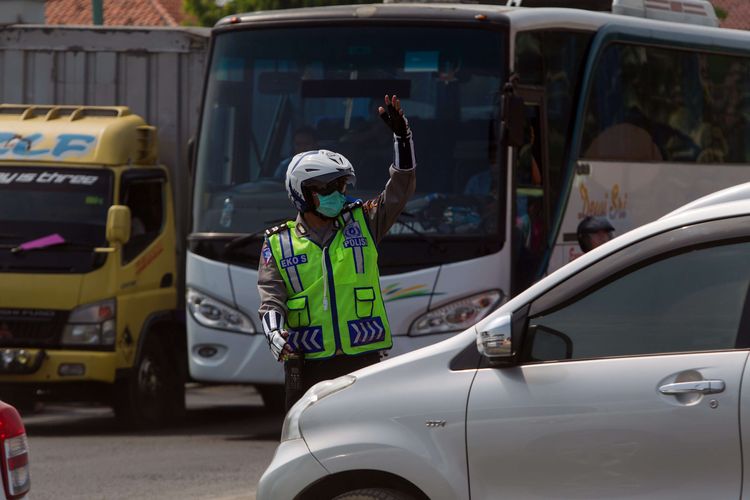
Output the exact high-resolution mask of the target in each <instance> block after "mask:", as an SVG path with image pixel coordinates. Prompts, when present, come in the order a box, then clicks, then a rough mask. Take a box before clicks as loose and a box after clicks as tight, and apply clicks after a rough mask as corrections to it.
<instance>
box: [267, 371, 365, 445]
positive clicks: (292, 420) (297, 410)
mask: <svg viewBox="0 0 750 500" xmlns="http://www.w3.org/2000/svg"><path fill="white" fill-rule="evenodd" d="M356 381H357V377H355V376H354V375H344V376H343V377H339V378H335V379H333V380H324V381H322V382H318V383H317V384H315V385H314V386H312V387H310V389H309V390H308V391H307V392H306V393H305V395H304V396H302V397H301V398H300V400H299V401H297V402H296V403H294V406H292V407H291V408H290V409H289V412H287V414H286V417H285V418H284V426H283V427H282V428H281V441H282V442H283V441H288V440H290V439H300V438H302V432H301V431H300V428H299V419H300V417H302V412H304V411H305V410H306V409H307V408H309V407H310V406H311V405H313V404H315V403H317V402H318V401H320V400H321V399H323V398H325V397H328V396H330V395H331V394H333V393H335V392H339V391H340V390H343V389H346V388H347V387H349V386H350V385H352V384H353V383H354V382H356Z"/></svg>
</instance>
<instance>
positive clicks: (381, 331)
mask: <svg viewBox="0 0 750 500" xmlns="http://www.w3.org/2000/svg"><path fill="white" fill-rule="evenodd" d="M374 323H375V329H376V330H377V331H378V333H377V335H376V336H375V338H376V339H377V340H383V339H384V338H385V329H384V328H383V327H382V326H380V323H378V322H377V321H375V322H374Z"/></svg>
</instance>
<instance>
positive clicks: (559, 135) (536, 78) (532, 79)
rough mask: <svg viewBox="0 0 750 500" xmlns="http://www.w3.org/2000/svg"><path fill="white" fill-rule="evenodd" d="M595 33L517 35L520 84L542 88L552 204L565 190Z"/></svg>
mask: <svg viewBox="0 0 750 500" xmlns="http://www.w3.org/2000/svg"><path fill="white" fill-rule="evenodd" d="M591 37H592V34H591V33H586V32H576V31H570V30H560V31H556V30H552V29H545V30H543V31H524V32H520V33H518V35H516V55H515V72H516V73H517V74H518V75H519V77H520V80H519V82H520V85H521V86H529V87H536V88H539V87H543V89H544V105H545V113H546V117H547V120H546V122H545V123H544V124H543V125H542V130H543V131H544V134H545V135H546V143H547V148H548V154H547V165H546V170H547V172H546V174H547V179H545V182H546V183H547V186H548V190H547V191H548V196H549V207H550V209H554V208H555V207H556V206H557V202H558V198H559V196H560V193H561V192H562V190H563V189H562V182H563V177H564V175H563V172H564V169H565V153H566V145H567V144H568V142H569V141H570V138H571V137H570V136H571V132H572V129H573V127H572V116H573V105H574V104H575V96H576V91H577V88H578V84H579V81H580V78H581V68H582V67H583V62H584V56H585V55H586V50H587V49H588V46H589V42H590V41H591Z"/></svg>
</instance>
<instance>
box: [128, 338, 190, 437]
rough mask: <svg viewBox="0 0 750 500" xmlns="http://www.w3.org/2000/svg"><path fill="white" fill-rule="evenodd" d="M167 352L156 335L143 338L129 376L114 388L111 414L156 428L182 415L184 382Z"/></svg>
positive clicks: (183, 410) (134, 424)
mask: <svg viewBox="0 0 750 500" xmlns="http://www.w3.org/2000/svg"><path fill="white" fill-rule="evenodd" d="M171 352H172V351H170V350H168V349H166V348H164V347H163V343H162V342H160V341H159V338H158V337H157V336H156V335H150V336H149V337H148V338H147V339H146V342H145V343H144V344H143V349H142V351H141V354H140V356H139V358H138V361H137V362H136V364H135V366H134V367H133V371H132V373H131V375H130V377H128V378H127V379H125V380H122V381H119V382H118V384H117V387H116V389H115V402H114V410H115V415H116V416H117V418H118V419H119V420H121V421H122V422H123V423H126V424H128V425H132V426H135V427H157V426H161V425H165V424H169V423H173V422H174V420H176V419H179V418H180V417H181V416H183V415H184V412H185V384H184V382H183V381H182V380H181V377H180V376H179V370H178V367H177V366H175V365H176V360H173V359H172V358H171V357H170V356H169V353H171Z"/></svg>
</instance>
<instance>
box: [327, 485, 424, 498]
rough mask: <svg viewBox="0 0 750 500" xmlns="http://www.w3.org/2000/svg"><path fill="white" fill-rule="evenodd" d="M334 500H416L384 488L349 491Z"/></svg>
mask: <svg viewBox="0 0 750 500" xmlns="http://www.w3.org/2000/svg"><path fill="white" fill-rule="evenodd" d="M333 500H414V498H413V497H412V496H411V495H407V494H406V493H402V492H400V491H398V490H389V489H383V488H366V489H362V490H354V491H347V492H346V493H342V494H341V495H339V496H337V497H334V498H333Z"/></svg>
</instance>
